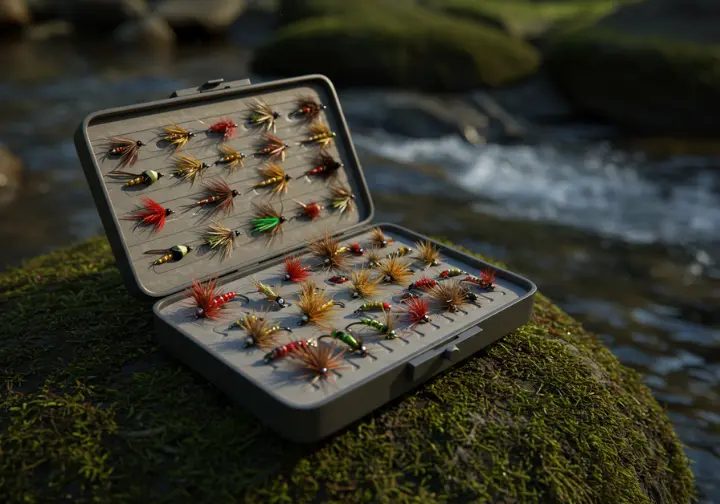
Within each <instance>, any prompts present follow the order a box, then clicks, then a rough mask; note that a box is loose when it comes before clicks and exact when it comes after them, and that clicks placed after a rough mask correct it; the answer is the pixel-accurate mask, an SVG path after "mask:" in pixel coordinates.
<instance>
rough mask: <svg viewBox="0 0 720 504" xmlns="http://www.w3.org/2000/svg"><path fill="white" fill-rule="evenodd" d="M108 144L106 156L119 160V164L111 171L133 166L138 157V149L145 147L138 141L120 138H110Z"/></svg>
mask: <svg viewBox="0 0 720 504" xmlns="http://www.w3.org/2000/svg"><path fill="white" fill-rule="evenodd" d="M109 144H110V145H109V147H108V152H107V156H109V157H119V158H120V163H119V164H118V165H117V167H116V168H115V169H113V170H112V171H115V170H116V169H118V168H125V167H127V166H132V165H134V164H135V163H136V162H137V160H138V157H139V156H140V147H144V146H145V144H144V143H143V142H141V141H140V140H133V139H131V138H125V137H121V136H114V137H112V138H110V140H109Z"/></svg>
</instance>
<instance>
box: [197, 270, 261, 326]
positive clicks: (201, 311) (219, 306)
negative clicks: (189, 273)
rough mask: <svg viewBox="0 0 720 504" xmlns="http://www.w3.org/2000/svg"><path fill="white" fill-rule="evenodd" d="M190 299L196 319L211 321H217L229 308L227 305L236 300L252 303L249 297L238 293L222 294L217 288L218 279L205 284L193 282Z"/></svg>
mask: <svg viewBox="0 0 720 504" xmlns="http://www.w3.org/2000/svg"><path fill="white" fill-rule="evenodd" d="M188 297H190V298H192V301H193V304H194V305H195V317H196V318H205V319H209V320H217V319H218V317H219V316H220V314H221V313H222V311H223V310H224V309H225V308H226V307H227V303H229V302H231V301H233V300H234V299H235V298H243V299H245V301H246V302H248V303H249V302H250V299H248V297H247V296H244V295H242V294H238V293H237V292H221V291H220V290H219V289H218V288H217V278H214V279H212V280H208V281H207V282H205V284H202V283H200V282H196V281H195V280H193V284H192V288H190V289H189V292H188Z"/></svg>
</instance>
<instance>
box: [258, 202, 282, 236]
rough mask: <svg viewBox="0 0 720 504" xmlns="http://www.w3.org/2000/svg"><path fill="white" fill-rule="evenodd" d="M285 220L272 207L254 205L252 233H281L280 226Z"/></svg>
mask: <svg viewBox="0 0 720 504" xmlns="http://www.w3.org/2000/svg"><path fill="white" fill-rule="evenodd" d="M286 221H287V219H286V218H285V217H284V216H283V215H282V213H281V212H278V211H277V210H275V209H274V208H273V207H272V205H267V204H263V205H255V216H254V218H253V219H252V221H251V223H252V232H253V233H270V234H271V235H273V234H275V233H282V225H283V224H284V223H285V222H286Z"/></svg>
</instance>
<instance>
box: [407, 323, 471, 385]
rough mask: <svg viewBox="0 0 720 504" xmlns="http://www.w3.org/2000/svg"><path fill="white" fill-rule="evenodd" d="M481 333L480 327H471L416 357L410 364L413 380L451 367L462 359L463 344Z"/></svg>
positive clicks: (409, 370) (409, 368)
mask: <svg viewBox="0 0 720 504" xmlns="http://www.w3.org/2000/svg"><path fill="white" fill-rule="evenodd" d="M481 332H482V328H481V327H480V326H474V327H471V328H470V329H467V330H465V331H463V332H461V333H460V334H457V335H455V336H453V337H452V338H450V339H448V340H445V341H443V342H442V343H440V344H438V345H436V346H435V347H433V348H431V349H430V350H428V351H427V352H425V353H424V354H422V355H420V356H418V357H415V358H414V359H413V360H411V361H410V362H408V372H409V373H410V377H411V379H412V380H413V381H414V380H417V379H418V378H420V377H421V376H423V375H425V374H427V373H430V374H433V373H434V372H435V371H439V370H440V369H444V368H445V367H448V366H450V365H451V364H452V363H454V362H455V361H457V360H458V359H459V358H460V356H461V354H462V352H461V351H460V350H461V347H462V345H463V343H464V342H466V341H468V340H470V339H471V338H474V337H475V336H477V335H478V334H479V333H481Z"/></svg>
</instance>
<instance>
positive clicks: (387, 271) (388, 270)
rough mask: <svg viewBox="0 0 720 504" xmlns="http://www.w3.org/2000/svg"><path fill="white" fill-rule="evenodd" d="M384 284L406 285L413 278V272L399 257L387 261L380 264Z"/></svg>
mask: <svg viewBox="0 0 720 504" xmlns="http://www.w3.org/2000/svg"><path fill="white" fill-rule="evenodd" d="M380 272H381V273H382V279H383V282H386V283H395V284H404V283H405V282H407V281H408V280H409V279H410V277H411V276H412V274H413V273H412V271H410V267H409V266H408V264H407V263H405V262H403V261H401V260H400V259H399V258H397V257H391V258H390V259H386V260H385V261H383V262H382V263H381V264H380Z"/></svg>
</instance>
